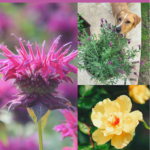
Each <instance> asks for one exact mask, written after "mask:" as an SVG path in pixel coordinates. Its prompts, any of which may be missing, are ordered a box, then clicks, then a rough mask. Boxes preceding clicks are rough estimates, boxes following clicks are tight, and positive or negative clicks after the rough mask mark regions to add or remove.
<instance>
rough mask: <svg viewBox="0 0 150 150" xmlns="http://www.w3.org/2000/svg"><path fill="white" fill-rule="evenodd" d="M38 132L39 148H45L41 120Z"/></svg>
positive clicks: (40, 149) (41, 149)
mask: <svg viewBox="0 0 150 150" xmlns="http://www.w3.org/2000/svg"><path fill="white" fill-rule="evenodd" d="M38 134H39V150H43V141H42V126H41V120H40V121H39V122H38Z"/></svg>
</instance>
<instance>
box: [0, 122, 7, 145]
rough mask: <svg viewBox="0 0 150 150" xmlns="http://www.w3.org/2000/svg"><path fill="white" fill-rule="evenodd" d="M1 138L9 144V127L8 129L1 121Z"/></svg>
mask: <svg viewBox="0 0 150 150" xmlns="http://www.w3.org/2000/svg"><path fill="white" fill-rule="evenodd" d="M0 140H1V141H2V142H3V143H4V144H5V145H7V144H8V141H7V129H6V125H5V124H4V123H3V122H2V121H0Z"/></svg>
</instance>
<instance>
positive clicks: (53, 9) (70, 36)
mask: <svg viewBox="0 0 150 150" xmlns="http://www.w3.org/2000/svg"><path fill="white" fill-rule="evenodd" d="M75 7H76V6H75V5H72V4H70V3H46V4H29V5H28V8H27V11H28V12H30V13H28V12H27V13H26V14H28V15H31V14H32V15H33V14H34V15H35V16H37V17H35V20H34V22H35V23H36V24H37V25H39V27H40V28H41V25H42V26H43V29H46V31H49V33H50V34H52V33H53V34H54V35H55V36H57V35H62V36H63V40H62V41H61V44H64V43H66V42H67V41H68V40H70V41H73V43H75V42H76V39H77V32H78V31H77V17H76V11H75V10H76V8H75ZM73 47H74V48H77V45H76V44H73Z"/></svg>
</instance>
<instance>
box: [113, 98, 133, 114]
mask: <svg viewBox="0 0 150 150" xmlns="http://www.w3.org/2000/svg"><path fill="white" fill-rule="evenodd" d="M114 102H117V103H119V105H120V111H121V112H123V113H129V112H130V111H131V108H132V103H131V100H130V98H129V97H128V96H126V95H121V96H119V97H118V98H117V99H116V100H115V101H114Z"/></svg>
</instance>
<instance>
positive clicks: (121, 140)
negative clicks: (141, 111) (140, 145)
mask: <svg viewBox="0 0 150 150" xmlns="http://www.w3.org/2000/svg"><path fill="white" fill-rule="evenodd" d="M131 140H132V134H129V133H125V132H122V133H121V134H120V135H114V136H113V138H112V139H111V145H113V146H114V147H115V148H116V149H122V148H124V147H126V146H127V145H128V144H129V142H130V141H131Z"/></svg>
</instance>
